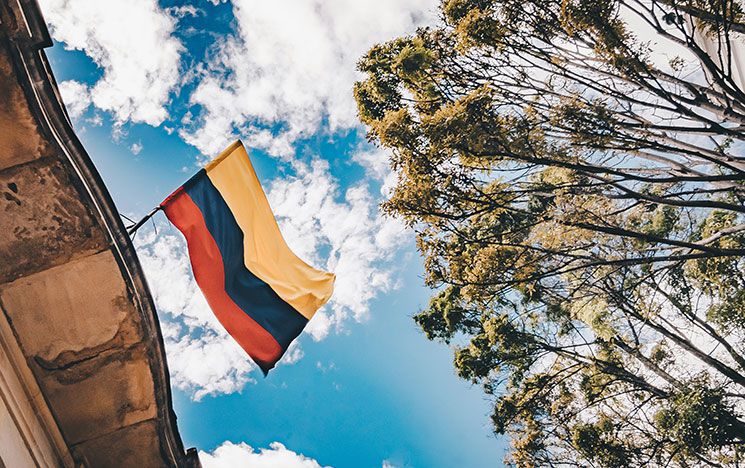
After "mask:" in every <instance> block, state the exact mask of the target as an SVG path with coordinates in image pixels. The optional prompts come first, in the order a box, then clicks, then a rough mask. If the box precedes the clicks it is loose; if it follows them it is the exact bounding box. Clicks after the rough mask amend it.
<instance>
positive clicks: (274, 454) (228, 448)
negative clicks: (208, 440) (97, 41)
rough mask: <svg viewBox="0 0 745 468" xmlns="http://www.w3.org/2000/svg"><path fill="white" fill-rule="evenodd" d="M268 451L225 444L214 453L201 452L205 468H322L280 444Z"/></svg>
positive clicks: (273, 445)
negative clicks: (237, 467)
mask: <svg viewBox="0 0 745 468" xmlns="http://www.w3.org/2000/svg"><path fill="white" fill-rule="evenodd" d="M269 447H270V448H268V449H259V450H258V451H256V450H255V449H254V448H253V447H251V446H250V445H248V444H246V443H243V442H241V443H239V444H234V443H233V442H230V441H228V442H223V444H222V445H221V446H219V447H217V448H216V449H215V450H214V451H213V452H211V453H208V452H202V451H200V452H199V461H200V462H201V463H202V466H203V467H204V468H233V467H236V466H245V467H250V468H321V465H319V464H318V462H317V461H315V460H313V459H312V458H308V457H306V456H304V455H301V454H299V453H296V452H293V451H292V450H289V449H287V448H286V447H285V446H284V445H282V444H281V443H279V442H272V443H271V444H270V445H269Z"/></svg>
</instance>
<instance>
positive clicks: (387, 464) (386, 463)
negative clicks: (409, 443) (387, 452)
mask: <svg viewBox="0 0 745 468" xmlns="http://www.w3.org/2000/svg"><path fill="white" fill-rule="evenodd" d="M383 468H398V466H397V465H395V464H394V463H393V462H392V461H390V460H383Z"/></svg>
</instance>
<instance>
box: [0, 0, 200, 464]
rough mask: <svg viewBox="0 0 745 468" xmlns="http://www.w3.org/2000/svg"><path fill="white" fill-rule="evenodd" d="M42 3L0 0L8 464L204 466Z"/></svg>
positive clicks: (2, 459)
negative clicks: (190, 447) (185, 429)
mask: <svg viewBox="0 0 745 468" xmlns="http://www.w3.org/2000/svg"><path fill="white" fill-rule="evenodd" d="M50 45H51V41H50V39H49V36H48V31H47V29H46V27H45V26H44V21H43V18H42V16H41V13H40V11H39V8H38V5H37V4H36V2H35V1H33V0H0V371H1V372H0V468H2V467H3V466H7V467H14V468H15V467H16V466H80V465H83V466H91V467H105V466H137V467H151V466H152V467H155V466H197V465H198V463H199V462H198V460H197V458H196V455H195V452H194V451H189V454H186V453H185V452H184V448H183V446H182V443H181V439H180V436H179V434H178V432H177V428H176V417H175V415H174V414H173V410H172V406H171V395H170V387H169V381H168V370H167V367H166V360H165V354H164V349H163V341H162V337H161V334H160V329H159V325H158V322H157V318H156V315H155V308H154V305H153V301H152V297H151V295H150V293H149V291H148V289H147V285H146V283H145V281H144V278H143V273H142V270H141V267H140V265H139V262H138V260H137V257H136V255H135V252H134V248H133V247H132V244H131V243H130V240H129V237H128V236H127V235H126V232H125V230H124V227H123V225H122V223H121V220H120V219H119V217H118V214H117V212H116V208H115V207H114V204H113V202H112V200H111V198H110V197H109V194H108V192H107V191H106V188H105V186H104V184H103V182H102V181H101V179H100V177H99V176H98V174H97V172H96V170H95V168H94V166H93V164H92V163H91V161H90V159H89V157H88V155H87V154H86V153H85V150H84V149H83V147H82V145H81V144H80V141H79V140H78V138H77V137H76V135H75V133H74V132H73V130H72V126H71V124H70V121H69V118H68V116H67V114H66V111H65V109H64V106H63V105H62V103H61V100H60V96H59V91H58V90H57V86H56V83H55V81H54V77H53V76H52V73H51V70H50V67H49V63H48V62H47V59H46V55H45V54H44V51H43V48H44V47H48V46H50Z"/></svg>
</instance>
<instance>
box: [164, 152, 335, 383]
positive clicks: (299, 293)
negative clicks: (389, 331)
mask: <svg viewBox="0 0 745 468" xmlns="http://www.w3.org/2000/svg"><path fill="white" fill-rule="evenodd" d="M160 206H161V208H162V209H163V211H165V213H166V216H167V217H168V219H169V220H170V221H171V223H173V224H174V225H175V226H176V227H177V228H178V229H179V231H181V232H182V233H183V234H184V236H185V237H186V242H187V244H188V246H189V257H190V259H191V267H192V270H193V272H194V278H195V279H196V281H197V284H198V285H199V287H200V288H201V289H202V292H203V293H204V296H205V297H206V299H207V302H208V303H209V305H210V308H211V309H212V311H213V312H214V313H215V315H216V316H217V318H218V320H219V321H220V323H222V324H223V326H224V327H225V329H226V330H227V331H228V333H230V335H231V336H233V338H235V340H236V341H238V343H239V344H240V345H241V347H243V349H244V350H246V352H247V353H248V355H249V356H251V358H252V359H253V360H254V361H256V363H257V364H258V365H259V367H261V369H262V370H263V371H264V374H265V375H266V373H267V372H269V370H270V369H271V368H273V367H274V365H275V364H276V363H277V361H279V359H280V358H281V357H282V355H283V354H284V353H285V351H286V350H287V348H288V347H289V345H290V343H291V342H292V340H294V339H295V338H296V337H297V336H298V335H299V334H300V332H301V331H302V330H303V327H305V324H306V323H308V320H310V318H311V317H313V314H315V312H316V310H318V309H319V308H320V307H321V306H322V305H323V304H325V303H326V301H328V300H329V298H330V297H331V293H332V292H333V289H334V279H335V277H334V275H333V274H331V273H327V272H325V271H320V270H316V269H315V268H313V267H311V266H309V265H308V264H307V263H305V262H303V261H302V260H300V259H299V258H298V257H297V256H296V255H295V254H294V253H292V251H291V250H290V248H289V247H288V246H287V244H286V243H285V241H284V239H283V238H282V234H281V233H280V231H279V226H278V225H277V222H276V221H275V219H274V215H273V214H272V211H271V208H270V207H269V202H268V201H267V199H266V195H264V191H263V190H262V189H261V185H260V184H259V179H258V178H257V177H256V173H255V172H254V169H253V166H252V165H251V161H250V160H249V158H248V154H246V150H245V148H244V147H243V144H242V143H241V142H240V141H236V142H235V143H233V144H232V145H230V146H229V147H228V148H227V149H226V150H225V151H223V152H222V154H220V156H218V157H217V159H215V160H214V161H212V162H210V163H209V164H208V165H207V166H206V167H205V168H204V169H202V170H201V171H199V172H198V173H197V174H195V175H194V177H192V178H191V179H189V181H188V182H186V183H185V184H184V185H183V186H181V187H180V188H179V189H177V190H176V191H175V192H173V193H172V194H171V195H170V196H169V197H168V198H166V200H165V201H164V202H163V203H161V205H160Z"/></svg>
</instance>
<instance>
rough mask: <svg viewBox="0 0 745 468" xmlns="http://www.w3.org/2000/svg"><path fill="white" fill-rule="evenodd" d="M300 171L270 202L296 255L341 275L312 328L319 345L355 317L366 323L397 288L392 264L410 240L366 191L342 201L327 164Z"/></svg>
mask: <svg viewBox="0 0 745 468" xmlns="http://www.w3.org/2000/svg"><path fill="white" fill-rule="evenodd" d="M295 166H296V170H297V173H298V175H297V176H296V177H285V178H283V179H278V180H275V181H274V182H273V183H272V184H271V185H270V188H269V191H268V194H267V196H268V197H269V201H270V203H271V205H272V209H273V211H274V214H275V215H276V216H277V217H278V218H279V224H280V228H281V229H282V234H283V235H284V237H285V239H286V240H287V243H288V244H289V245H290V246H291V247H292V249H293V250H294V251H295V252H296V253H297V254H298V255H299V256H300V257H301V258H304V259H306V260H307V261H309V262H310V263H311V264H314V265H317V266H320V267H322V268H325V269H327V270H329V271H333V272H334V273H336V285H335V288H334V295H333V296H332V298H331V301H330V305H329V306H328V307H327V308H326V309H324V310H322V311H320V312H318V313H317V314H316V316H315V317H314V318H313V320H311V321H310V323H309V324H308V329H307V332H308V333H309V334H310V335H311V336H312V337H313V338H314V339H315V340H320V339H323V338H324V337H325V336H326V335H327V334H328V333H329V331H330V330H331V329H332V328H334V327H337V328H338V327H340V326H342V325H343V322H344V321H345V320H346V319H347V318H348V317H350V316H351V317H353V318H354V319H355V320H357V321H362V320H364V319H366V318H367V315H368V314H369V309H370V301H371V300H372V299H373V298H375V297H376V296H378V295H379V294H380V293H384V292H387V291H390V290H391V289H393V288H394V287H395V285H396V282H395V278H394V271H393V270H394V265H393V260H394V258H395V255H396V253H397V252H398V250H399V249H400V248H401V247H402V245H403V243H404V242H405V239H406V237H407V236H406V232H405V230H404V227H403V225H402V224H401V223H400V222H398V221H397V220H394V219H391V218H387V217H383V216H382V215H381V213H380V212H379V210H378V207H377V201H376V200H375V199H374V198H373V197H372V196H371V194H370V193H369V191H368V190H367V188H366V187H364V186H362V185H360V186H354V187H351V188H349V189H347V190H346V192H345V193H344V194H343V199H342V200H341V201H339V200H337V197H338V195H339V186H338V184H337V182H336V180H335V179H334V178H333V176H332V175H331V174H330V172H329V166H328V163H327V162H326V161H322V160H315V161H313V163H312V164H311V165H310V166H309V167H308V166H305V165H303V164H301V163H296V164H295ZM322 259H326V260H325V261H323V260H322ZM329 308H330V309H331V310H328V309H329Z"/></svg>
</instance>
